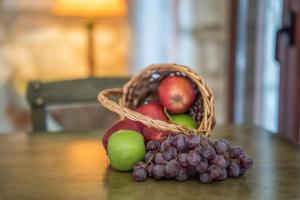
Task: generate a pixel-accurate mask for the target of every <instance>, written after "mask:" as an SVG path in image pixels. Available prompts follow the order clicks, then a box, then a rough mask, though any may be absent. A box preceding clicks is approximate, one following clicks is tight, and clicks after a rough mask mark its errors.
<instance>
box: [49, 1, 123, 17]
mask: <svg viewBox="0 0 300 200" xmlns="http://www.w3.org/2000/svg"><path fill="white" fill-rule="evenodd" d="M53 11H54V13H55V14H57V15H61V16H76V17H92V18H94V17H119V16H124V15H126V13H127V5H126V2H125V0H56V2H55V4H54V8H53Z"/></svg>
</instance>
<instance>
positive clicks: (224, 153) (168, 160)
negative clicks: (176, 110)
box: [133, 134, 253, 183]
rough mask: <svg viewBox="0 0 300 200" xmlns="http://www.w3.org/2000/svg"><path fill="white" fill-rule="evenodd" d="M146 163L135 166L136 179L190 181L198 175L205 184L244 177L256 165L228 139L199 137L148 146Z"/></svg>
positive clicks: (176, 137)
mask: <svg viewBox="0 0 300 200" xmlns="http://www.w3.org/2000/svg"><path fill="white" fill-rule="evenodd" d="M146 149H147V153H146V155H145V162H137V163H136V164H135V165H134V167H133V179H134V180H135V181H144V180H145V179H146V178H147V176H149V177H152V178H153V179H155V180H158V179H162V178H174V179H176V180H178V181H186V180H188V179H189V177H195V176H197V177H198V179H199V181H200V182H201V183H212V182H213V181H214V180H216V181H221V180H225V179H226V178H228V177H231V178H235V177H239V176H241V175H243V174H244V173H245V172H246V171H247V170H248V169H249V168H251V167H252V165H253V160H252V158H251V157H250V156H249V155H247V154H245V153H244V151H243V149H242V148H241V147H239V146H230V144H229V143H228V141H227V140H224V139H219V140H216V141H214V142H212V141H211V140H210V139H209V138H208V137H204V136H198V135H188V136H185V135H184V134H180V135H174V136H173V135H172V136H169V138H167V139H164V140H163V141H162V143H160V142H158V141H149V142H148V143H147V144H146Z"/></svg>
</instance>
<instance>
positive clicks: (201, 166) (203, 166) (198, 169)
mask: <svg viewBox="0 0 300 200" xmlns="http://www.w3.org/2000/svg"><path fill="white" fill-rule="evenodd" d="M208 167H209V164H208V161H207V160H205V159H202V160H201V162H200V163H199V165H197V166H196V172H198V173H203V172H205V171H206V170H207V169H208Z"/></svg>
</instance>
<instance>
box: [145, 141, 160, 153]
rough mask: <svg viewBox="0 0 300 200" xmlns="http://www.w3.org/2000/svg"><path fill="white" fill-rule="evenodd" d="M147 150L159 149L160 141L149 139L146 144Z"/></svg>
mask: <svg viewBox="0 0 300 200" xmlns="http://www.w3.org/2000/svg"><path fill="white" fill-rule="evenodd" d="M146 149H147V151H156V150H159V149H160V143H159V142H158V141H155V140H151V141H149V142H148V143H147V145H146Z"/></svg>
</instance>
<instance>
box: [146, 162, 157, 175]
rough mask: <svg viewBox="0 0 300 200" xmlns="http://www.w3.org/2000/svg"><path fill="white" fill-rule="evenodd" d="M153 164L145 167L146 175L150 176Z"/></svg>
mask: <svg viewBox="0 0 300 200" xmlns="http://www.w3.org/2000/svg"><path fill="white" fill-rule="evenodd" d="M154 166H155V165H154V164H150V165H148V167H147V173H148V176H152V169H153V167H154Z"/></svg>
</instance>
